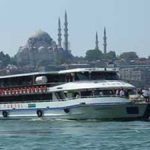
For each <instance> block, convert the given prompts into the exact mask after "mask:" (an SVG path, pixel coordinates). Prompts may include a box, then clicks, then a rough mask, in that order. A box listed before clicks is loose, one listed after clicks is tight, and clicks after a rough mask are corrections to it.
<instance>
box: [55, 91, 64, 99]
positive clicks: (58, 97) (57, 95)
mask: <svg viewBox="0 0 150 150" xmlns="http://www.w3.org/2000/svg"><path fill="white" fill-rule="evenodd" d="M55 95H56V98H57V99H58V100H64V99H65V95H64V93H62V92H56V93H55Z"/></svg>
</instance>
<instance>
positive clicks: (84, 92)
mask: <svg viewBox="0 0 150 150" xmlns="http://www.w3.org/2000/svg"><path fill="white" fill-rule="evenodd" d="M90 96H93V93H92V91H82V92H81V97H90Z"/></svg>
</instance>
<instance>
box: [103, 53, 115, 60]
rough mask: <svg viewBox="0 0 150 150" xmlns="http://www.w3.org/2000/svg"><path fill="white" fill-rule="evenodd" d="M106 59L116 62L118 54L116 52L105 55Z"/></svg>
mask: <svg viewBox="0 0 150 150" xmlns="http://www.w3.org/2000/svg"><path fill="white" fill-rule="evenodd" d="M104 57H105V58H106V59H110V60H114V59H116V53H115V52H114V51H110V52H108V53H107V54H105V55H104Z"/></svg>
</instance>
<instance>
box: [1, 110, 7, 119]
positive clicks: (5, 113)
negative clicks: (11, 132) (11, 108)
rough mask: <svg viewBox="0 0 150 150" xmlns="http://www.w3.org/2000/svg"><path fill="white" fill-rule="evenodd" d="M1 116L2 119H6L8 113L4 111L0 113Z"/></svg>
mask: <svg viewBox="0 0 150 150" xmlns="http://www.w3.org/2000/svg"><path fill="white" fill-rule="evenodd" d="M2 115H3V117H4V118H7V117H8V112H7V111H5V110H4V111H2Z"/></svg>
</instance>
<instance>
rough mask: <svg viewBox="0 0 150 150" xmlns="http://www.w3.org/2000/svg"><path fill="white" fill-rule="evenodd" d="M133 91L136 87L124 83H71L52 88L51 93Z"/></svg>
mask: <svg viewBox="0 0 150 150" xmlns="http://www.w3.org/2000/svg"><path fill="white" fill-rule="evenodd" d="M121 88H123V89H133V88H134V86H133V85H131V84H129V83H126V82H123V81H119V80H118V81H117V80H116V81H108V80H107V81H106V80H103V81H80V82H69V83H65V84H63V85H58V86H55V87H52V88H50V91H68V90H82V89H121Z"/></svg>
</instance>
